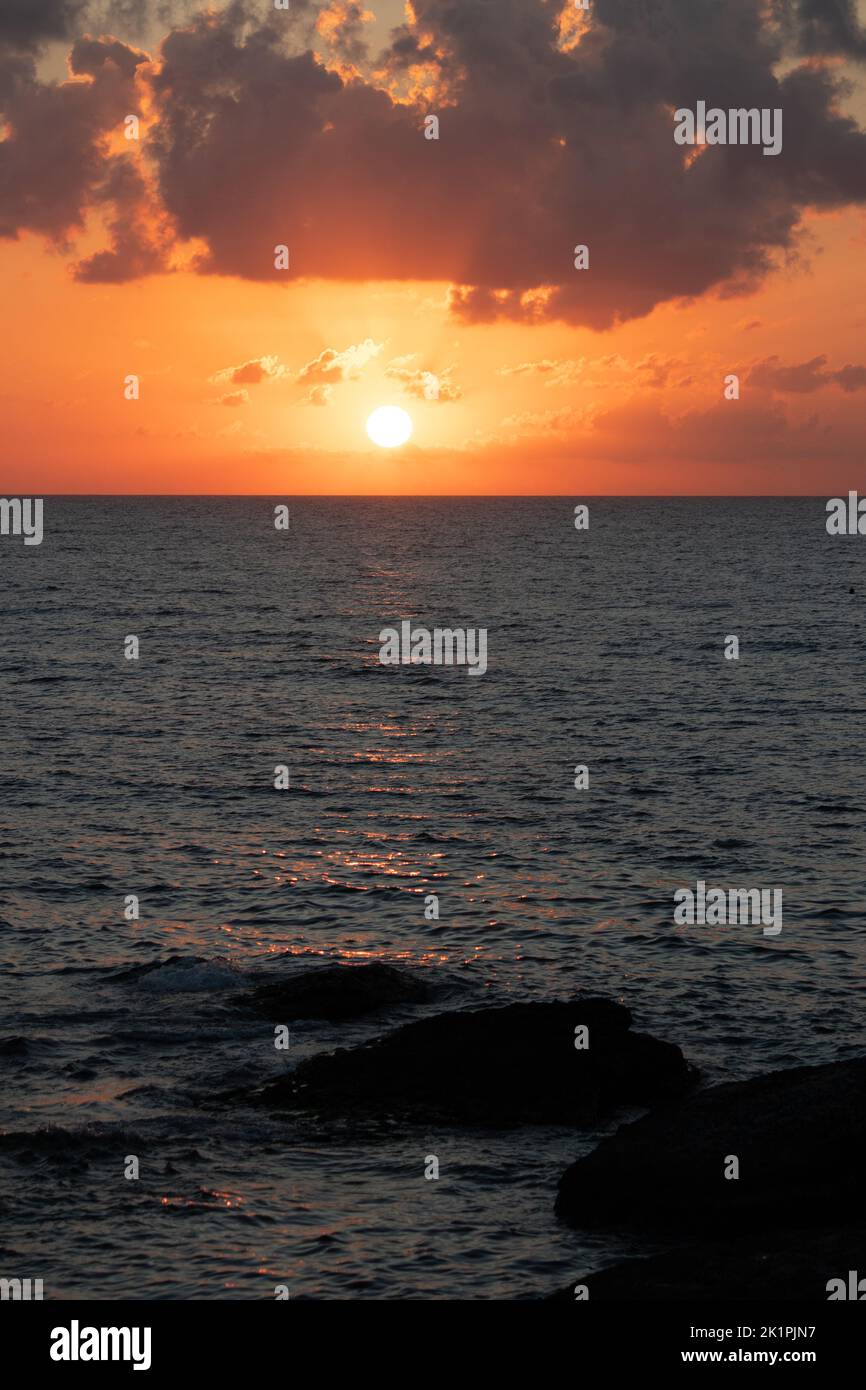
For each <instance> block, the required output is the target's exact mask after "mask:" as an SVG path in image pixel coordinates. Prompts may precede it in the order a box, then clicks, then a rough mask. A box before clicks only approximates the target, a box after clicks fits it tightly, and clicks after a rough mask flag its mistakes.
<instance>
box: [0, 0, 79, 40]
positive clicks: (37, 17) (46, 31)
mask: <svg viewBox="0 0 866 1390" xmlns="http://www.w3.org/2000/svg"><path fill="white" fill-rule="evenodd" d="M84 7H85V0H0V43H8V44H13V45H15V46H16V47H18V48H27V49H35V48H38V47H39V46H40V45H41V44H43V43H46V42H47V41H48V40H49V39H65V38H69V37H71V35H72V34H73V33H74V32H75V27H76V25H77V23H78V22H79V19H80V17H81V13H82V11H83V10H84Z"/></svg>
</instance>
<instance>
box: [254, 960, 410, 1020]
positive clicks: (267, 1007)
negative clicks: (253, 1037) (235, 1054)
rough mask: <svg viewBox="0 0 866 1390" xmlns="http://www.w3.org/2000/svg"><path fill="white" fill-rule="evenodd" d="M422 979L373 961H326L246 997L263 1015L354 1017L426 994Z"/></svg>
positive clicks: (278, 1016)
mask: <svg viewBox="0 0 866 1390" xmlns="http://www.w3.org/2000/svg"><path fill="white" fill-rule="evenodd" d="M429 997H430V990H429V987H428V986H427V984H426V982H425V981H423V980H421V979H419V978H418V976H417V975H413V974H410V973H409V971H408V970H398V969H397V968H396V966H393V965H385V964H382V963H380V962H378V961H372V962H371V963H370V964H368V965H324V966H320V967H317V968H316V969H314V970H305V971H304V972H303V973H302V974H298V975H290V976H288V977H287V978H286V979H282V980H279V981H275V982H274V984H269V985H260V986H259V987H258V988H257V989H256V990H254V991H253V993H252V995H251V996H250V997H249V998H248V999H246V1000H245V1002H246V1003H248V1004H249V1005H250V1006H251V1007H252V1008H254V1009H255V1010H256V1011H257V1012H258V1013H261V1014H264V1015H265V1017H266V1018H271V1019H274V1020H275V1021H282V1020H284V1019H294V1018H331V1019H339V1018H356V1017H358V1016H359V1015H360V1014H367V1013H372V1012H374V1010H376V1009H385V1008H391V1007H393V1006H394V1005H395V1004H416V1003H423V1002H424V1001H425V1000H427V999H429Z"/></svg>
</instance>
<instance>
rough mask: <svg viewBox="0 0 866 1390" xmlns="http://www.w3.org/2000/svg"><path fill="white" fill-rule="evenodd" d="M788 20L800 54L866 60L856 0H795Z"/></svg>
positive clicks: (865, 34)
mask: <svg viewBox="0 0 866 1390" xmlns="http://www.w3.org/2000/svg"><path fill="white" fill-rule="evenodd" d="M788 23H789V28H792V29H793V32H794V36H795V41H796V46H797V48H798V49H799V51H800V52H801V53H807V54H812V55H815V56H822V55H827V56H838V57H846V58H853V59H855V60H856V61H858V62H864V61H866V30H864V28H863V26H862V25H861V23H860V20H859V19H858V16H857V5H856V0H795V6H794V12H793V15H790V16H789V20H788Z"/></svg>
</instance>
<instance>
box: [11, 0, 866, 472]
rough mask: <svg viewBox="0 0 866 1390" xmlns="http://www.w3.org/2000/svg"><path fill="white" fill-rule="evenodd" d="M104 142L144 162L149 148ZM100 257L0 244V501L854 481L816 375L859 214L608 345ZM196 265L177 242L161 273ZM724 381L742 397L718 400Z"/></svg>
mask: <svg viewBox="0 0 866 1390" xmlns="http://www.w3.org/2000/svg"><path fill="white" fill-rule="evenodd" d="M371 5H372V8H373V9H375V8H377V6H376V3H375V0H371ZM327 8H328V9H335V8H336V7H335V6H330V7H327ZM139 43H140V41H139ZM67 47H68V45H67ZM56 52H57V50H56V49H55V50H54V61H56ZM324 56H327V55H324ZM60 80H61V81H64V80H65V81H69V78H68V76H67V77H66V78H65V79H64V78H63V77H62V74H61V76H60ZM76 80H78V81H80V80H82V79H80V78H79V79H76ZM852 99H853V98H852ZM112 147H113V148H120V150H121V157H122V158H125V159H137V160H139V161H143V162H144V165H145V168H146V165H147V158H148V152H147V139H145V140H144V141H143V142H142V146H141V148H138V147H136V148H135V149H134V150H133V151H129V150H123V148H122V142H121V144H120V146H117V145H116V143H115V144H113V146H112ZM717 153H718V152H717V151H715V150H711V149H708V150H706V151H705V152H704V154H703V155H702V158H703V159H712V158H714V157H716V155H717ZM226 193H227V195H228V196H230V193H229V190H228V188H227V189H226ZM345 235H346V236H350V235H351V229H350V228H346V229H345ZM106 244H107V242H106V230H105V219H104V217H103V215H102V214H101V213H100V212H99V211H98V210H94V209H90V210H89V211H88V212H87V215H86V218H85V222H84V228H83V229H81V228H79V229H77V230H75V229H73V230H72V232H71V235H70V238H69V240H68V242H67V243H66V244H65V245H61V244H59V243H58V240H57V238H52V237H46V236H44V235H39V234H38V233H36V232H34V231H31V230H28V229H26V228H22V229H21V230H19V233H18V235H17V238H16V239H12V238H7V239H5V240H0V276H2V283H3V287H4V310H5V312H4V320H5V323H6V332H5V333H4V339H3V347H2V353H3V362H2V387H0V395H2V414H3V422H4V436H5V442H4V448H3V462H2V469H0V492H2V493H3V494H4V495H7V494H15V493H23V494H36V493H53V492H68V493H172V492H176V493H247V492H261V493H266V494H283V493H285V494H296V493H337V494H345V493H372V494H382V493H385V494H390V493H416V492H418V493H442V494H457V493H482V494H483V493H495V494H504V493H517V494H522V493H544V492H553V493H568V494H572V493H573V494H575V495H581V494H584V493H586V494H592V493H602V494H604V493H626V494H633V493H635V494H636V493H648V494H659V493H709V494H714V493H735V494H747V493H758V494H761V493H779V494H782V493H818V494H821V493H824V494H827V495H830V494H836V493H839V492H843V491H845V490H847V489H848V488H849V487H859V488H861V489H863V490H866V467H864V463H863V461H862V460H863V450H862V424H863V418H864V411H863V404H864V401H866V390H863V389H861V387H860V385H859V384H857V385H856V389H848V390H845V389H843V384H842V383H843V382H844V381H846V380H847V379H846V378H845V377H844V376H843V377H842V378H839V379H838V380H836V379H834V377H833V374H834V373H835V372H839V371H840V370H841V369H843V368H845V367H846V366H854V367H859V366H860V365H861V364H862V363H863V362H864V360H866V345H864V339H866V335H864V325H866V256H864V252H866V221H864V212H863V209H862V207H856V206H849V207H847V208H840V209H838V210H832V211H827V210H824V211H816V210H814V209H810V208H808V207H807V208H805V209H804V210H803V216H802V221H801V223H800V231H799V232H798V235H797V243H796V244H797V254H796V255H789V256H788V257H787V263H786V258H785V257H784V256H783V255H781V254H780V255H779V256H777V257H776V264H775V268H774V269H773V270H772V272H771V273H768V274H766V275H764V276H763V277H762V278H761V279H760V282H759V283H758V285H757V287H756V288H752V289H750V291H749V292H748V293H745V294H737V295H733V296H730V297H723V295H724V293H725V289H724V287H722V291H721V293H720V292H719V290H718V289H717V288H713V289H710V290H709V291H707V292H704V293H701V294H699V295H698V296H697V297H696V298H695V299H693V300H691V301H687V300H684V299H683V298H681V297H671V298H670V299H669V300H667V301H666V302H660V303H658V304H657V305H656V307H655V308H653V309H652V310H651V312H650V313H648V314H645V315H643V316H641V317H635V318H631V319H629V320H628V321H627V322H624V323H621V324H619V325H616V326H613V327H610V328H606V329H603V330H601V331H597V330H595V329H593V328H591V327H588V326H586V325H581V324H580V323H564V322H558V321H543V322H534V323H527V322H515V321H509V320H507V319H498V320H496V321H495V322H492V323H484V322H467V321H465V319H461V318H460V317H458V316H457V315H456V314H455V313H454V312H453V311H452V309H451V308H449V302H448V301H449V282H448V280H441V281H439V280H424V281H419V280H404V279H402V278H401V277H400V273H399V265H395V270H394V272H393V274H392V278H390V279H388V280H384V281H383V280H379V281H366V280H359V279H357V278H356V279H353V280H351V281H349V282H346V281H342V280H340V279H338V278H335V276H334V275H332V274H329V275H328V277H327V278H323V277H320V278H304V277H303V276H302V275H297V276H296V275H294V274H293V275H292V276H291V277H289V278H290V283H288V284H283V282H280V283H279V284H277V283H274V282H273V281H253V280H250V279H246V278H241V277H240V276H238V275H233V274H197V273H194V272H193V271H192V270H189V269H186V270H184V269H175V270H172V271H170V272H165V271H162V272H160V273H156V274H148V275H145V276H142V277H141V278H134V279H131V280H130V281H128V282H127V283H98V282H97V283H82V282H80V281H77V280H75V279H74V278H73V270H72V268H73V266H74V265H75V264H78V263H80V262H81V260H82V259H83V258H85V257H86V256H88V255H91V254H92V253H93V252H94V251H96V250H98V249H100V248H101V247H103V246H104V245H106ZM201 249H202V244H201V243H198V242H196V241H193V240H190V239H186V240H184V239H183V238H180V237H179V238H177V240H176V241H175V244H174V248H173V251H172V256H171V264H173V265H176V266H182V265H184V264H187V265H188V264H189V263H190V262H191V259H192V257H193V255H194V254H195V253H196V251H200V250H201ZM593 252H594V263H593V269H592V270H591V271H590V272H588V273H590V274H601V273H602V271H601V269H596V265H598V263H599V262H601V261H602V260H603V247H594V248H593ZM322 354H325V356H324V357H322ZM335 355H336V357H335ZM819 358H823V359H826V360H825V361H824V362H819V363H817V364H816V363H815V359H819ZM771 359H775V361H771ZM251 363H252V364H255V363H260V364H262V365H260V366H259V367H258V368H257V367H255V366H252V367H250V366H247V369H246V371H244V370H240V371H239V370H238V369H243V368H244V365H245V364H251ZM768 363H769V367H768V366H767V364H768ZM761 364H764V365H763V367H762V366H761ZM807 364H812V365H811V366H808V365H807ZM788 368H791V369H799V374H798V372H797V370H795V371H794V374H793V376H792V377H790V378H789V379H786V378H785V376H784V374H781V375H780V372H781V373H784V370H785V369H788ZM424 372H427V373H432V374H434V375H435V376H436V377H437V378H438V380H439V383H440V399H439V400H438V401H430V400H426V399H424V398H423V392H422V391H421V387H420V385H419V383H420V382H421V380H422V378H421V373H424ZM732 372H735V373H738V374H739V376H740V379H741V398H740V400H739V401H726V400H725V399H724V398H723V385H724V378H725V376H726V375H727V374H728V373H732ZM753 372H754V373H755V375H754V377H753V378H752V380H751V381H750V375H751V374H752V373H753ZM130 373H134V374H137V375H138V376H139V378H140V382H141V395H140V399H139V400H137V401H128V400H126V399H124V391H123V387H124V378H125V377H126V376H127V374H130ZM257 377H258V378H260V379H258V380H256V378H257ZM428 380H429V378H428ZM855 380H856V378H853V379H851V384H852V388H853V384H854V381H855ZM413 382H414V387H413ZM407 388H409V389H407ZM390 403H393V404H398V405H402V406H403V407H404V408H405V409H407V410H408V412H409V414H410V415H411V417H412V421H413V427H414V434H413V438H412V441H411V442H410V444H408V445H407V446H405V447H404V448H401V449H398V450H394V451H386V450H381V449H378V448H376V447H375V446H373V445H371V444H370V442H369V440H368V439H367V437H366V434H365V421H366V419H367V416H368V415H369V414H370V412H371V411H372V410H373V409H374V408H375V407H376V406H379V405H382V404H390Z"/></svg>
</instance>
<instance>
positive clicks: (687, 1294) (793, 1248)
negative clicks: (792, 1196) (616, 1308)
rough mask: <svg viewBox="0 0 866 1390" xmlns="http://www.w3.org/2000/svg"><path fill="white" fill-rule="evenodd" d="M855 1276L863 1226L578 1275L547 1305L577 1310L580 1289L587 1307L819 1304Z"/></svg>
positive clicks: (697, 1249)
mask: <svg viewBox="0 0 866 1390" xmlns="http://www.w3.org/2000/svg"><path fill="white" fill-rule="evenodd" d="M850 1270H855V1271H859V1272H861V1273H862V1274H864V1275H866V1230H864V1229H863V1227H862V1225H860V1226H857V1227H856V1228H855V1229H854V1230H849V1229H847V1228H845V1229H835V1230H832V1231H824V1230H821V1231H793V1232H791V1233H787V1234H785V1235H784V1236H781V1235H775V1236H771V1237H766V1236H765V1237H763V1238H760V1237H753V1236H746V1237H744V1238H743V1239H741V1240H739V1241H724V1242H722V1241H712V1242H704V1241H701V1242H699V1243H697V1244H692V1245H689V1246H687V1247H686V1248H684V1249H682V1250H674V1251H668V1252H666V1253H665V1254H662V1255H652V1256H650V1257H649V1258H646V1259H636V1260H623V1261H622V1262H621V1263H619V1264H615V1265H610V1266H609V1267H608V1268H607V1269H601V1270H599V1271H598V1272H597V1273H596V1274H588V1275H579V1276H578V1277H577V1278H576V1279H575V1280H574V1282H573V1283H572V1284H570V1285H569V1287H568V1288H567V1289H562V1290H560V1291H559V1292H558V1293H555V1294H553V1295H552V1298H551V1300H550V1301H554V1302H574V1289H575V1285H578V1284H584V1285H585V1286H586V1288H587V1291H588V1293H589V1299H590V1302H599V1301H607V1302H612V1301H618V1300H621V1301H624V1302H628V1301H634V1302H644V1301H646V1300H656V1299H684V1300H688V1299H693V1298H694V1299H701V1298H708V1299H722V1300H729V1299H733V1300H736V1299H760V1300H763V1301H766V1300H767V1299H777V1298H781V1299H802V1300H803V1301H808V1302H814V1301H815V1300H822V1299H827V1298H829V1294H828V1291H827V1285H828V1283H829V1282H830V1280H831V1279H843V1280H844V1281H845V1283H846V1285H847V1284H848V1282H849V1281H848V1274H849V1271H850ZM835 1291H836V1290H834V1292H835ZM846 1291H847V1290H846Z"/></svg>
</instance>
